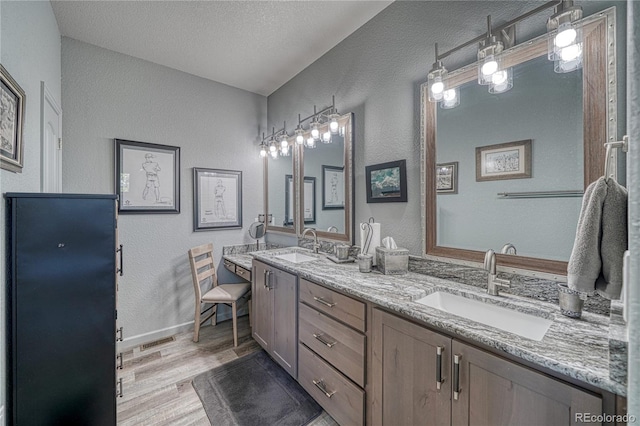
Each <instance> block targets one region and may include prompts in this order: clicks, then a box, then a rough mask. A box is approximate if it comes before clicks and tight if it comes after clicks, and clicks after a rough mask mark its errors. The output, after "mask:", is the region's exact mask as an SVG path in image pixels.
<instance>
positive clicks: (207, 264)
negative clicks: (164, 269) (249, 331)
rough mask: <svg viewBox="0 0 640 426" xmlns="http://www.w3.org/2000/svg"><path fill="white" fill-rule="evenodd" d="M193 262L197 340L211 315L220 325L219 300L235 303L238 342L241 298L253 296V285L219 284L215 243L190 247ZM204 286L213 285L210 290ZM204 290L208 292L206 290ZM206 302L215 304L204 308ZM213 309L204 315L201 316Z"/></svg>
mask: <svg viewBox="0 0 640 426" xmlns="http://www.w3.org/2000/svg"><path fill="white" fill-rule="evenodd" d="M189 263H190V264H191V275H192V277H193V288H194V290H195V296H196V310H195V312H196V313H195V326H194V330H193V341H194V342H197V341H198V339H199V334H200V326H201V325H202V324H203V323H204V322H206V321H207V320H208V319H209V318H213V319H212V321H211V322H212V324H213V325H216V311H217V308H218V304H220V303H223V304H225V305H229V306H231V314H232V317H233V346H234V347H236V346H238V317H237V303H238V301H239V300H240V299H243V298H244V299H245V301H246V302H248V301H249V300H250V299H251V293H250V290H251V285H250V284H249V283H241V284H218V277H217V275H216V268H215V266H214V264H213V244H203V245H201V246H198V247H194V248H192V249H190V250H189ZM203 288H205V289H206V288H210V289H209V290H208V291H205V290H203ZM203 291H204V295H203V294H202V292H203ZM202 304H212V306H210V307H209V308H207V309H205V310H204V311H201V309H202ZM248 305H249V319H251V304H250V303H249V304H248ZM209 310H211V313H209V314H207V315H206V317H205V318H204V319H201V316H202V315H204V314H206V313H207V311H209Z"/></svg>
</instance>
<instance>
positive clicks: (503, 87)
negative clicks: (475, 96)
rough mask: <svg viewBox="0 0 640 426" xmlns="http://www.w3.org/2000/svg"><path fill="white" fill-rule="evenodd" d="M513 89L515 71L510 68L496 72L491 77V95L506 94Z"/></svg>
mask: <svg viewBox="0 0 640 426" xmlns="http://www.w3.org/2000/svg"><path fill="white" fill-rule="evenodd" d="M512 87H513V70H512V69H511V68H508V69H506V70H500V71H497V72H495V73H494V74H493V75H492V76H491V84H489V93H504V92H506V91H508V90H511V88H512Z"/></svg>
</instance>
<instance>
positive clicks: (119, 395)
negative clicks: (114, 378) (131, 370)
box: [116, 377, 122, 398]
mask: <svg viewBox="0 0 640 426" xmlns="http://www.w3.org/2000/svg"><path fill="white" fill-rule="evenodd" d="M116 396H117V397H120V398H122V377H121V378H120V379H118V389H117V390H116Z"/></svg>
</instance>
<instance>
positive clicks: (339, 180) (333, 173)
mask: <svg viewBox="0 0 640 426" xmlns="http://www.w3.org/2000/svg"><path fill="white" fill-rule="evenodd" d="M322 210H344V167H337V166H324V165H323V166H322Z"/></svg>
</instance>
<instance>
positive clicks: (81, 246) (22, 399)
mask: <svg viewBox="0 0 640 426" xmlns="http://www.w3.org/2000/svg"><path fill="white" fill-rule="evenodd" d="M5 198H6V203H7V228H6V234H7V239H8V241H7V270H6V277H7V289H6V300H7V305H6V312H7V409H8V413H7V414H8V424H10V425H18V426H23V425H25V426H31V425H38V426H40V425H43V426H46V425H83V426H91V425H100V426H102V425H105V426H106V425H110V426H113V425H115V424H116V359H115V356H116V354H115V352H116V268H117V267H118V266H117V260H116V257H117V253H116V243H117V234H116V231H117V230H116V197H115V196H114V195H80V194H16V193H14V194H12V193H8V194H5Z"/></svg>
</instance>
